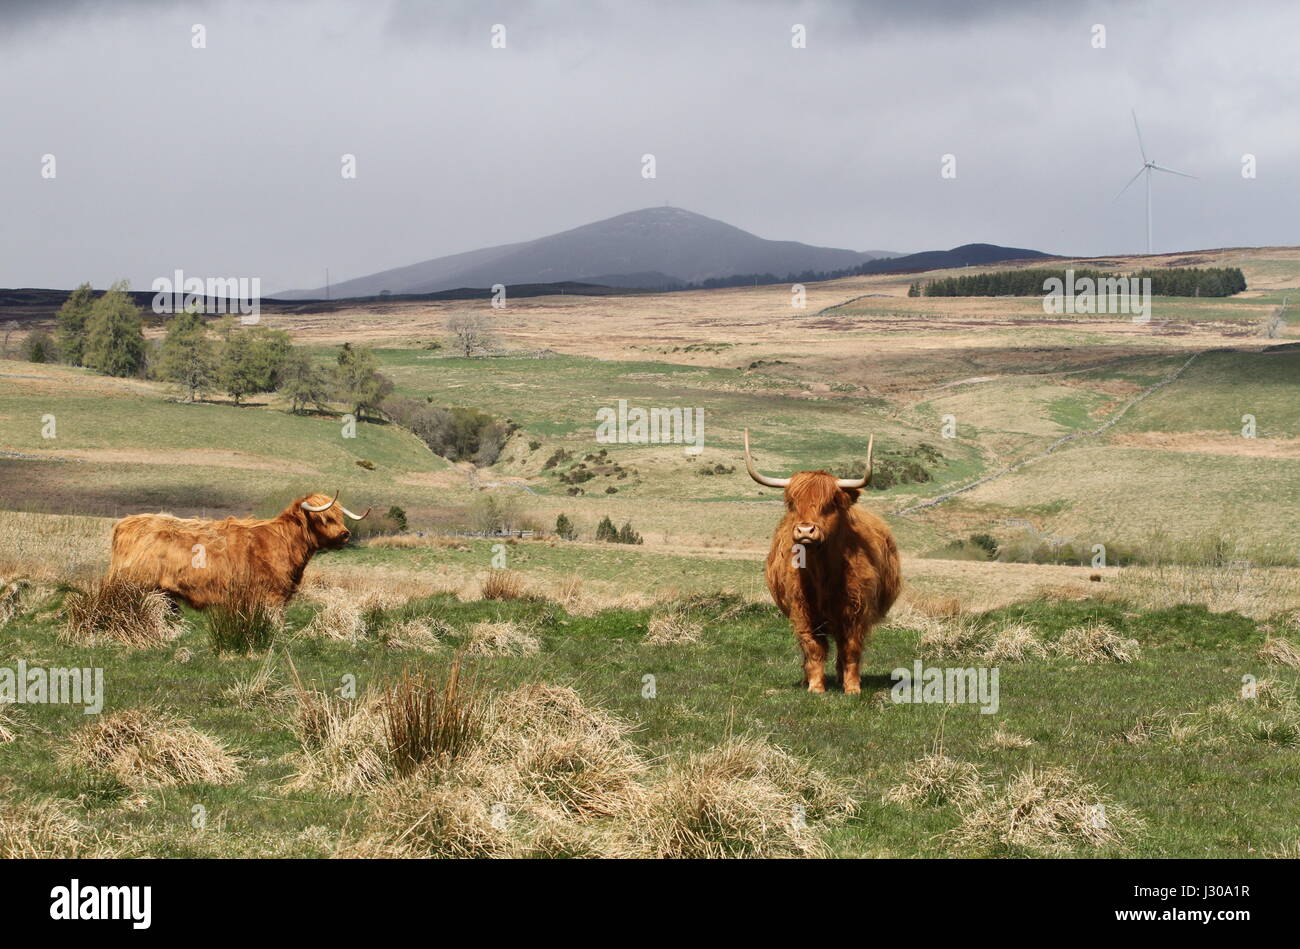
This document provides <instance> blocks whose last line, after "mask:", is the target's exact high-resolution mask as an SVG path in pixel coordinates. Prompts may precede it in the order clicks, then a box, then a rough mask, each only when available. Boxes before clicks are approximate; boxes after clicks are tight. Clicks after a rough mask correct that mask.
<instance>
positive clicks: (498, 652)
mask: <svg viewBox="0 0 1300 949" xmlns="http://www.w3.org/2000/svg"><path fill="white" fill-rule="evenodd" d="M541 649H542V642H541V640H540V639H538V638H537V637H536V636H535V635H533V633H532V631H531V630H530V629H528V628H527V627H526V626H521V625H520V624H518V623H515V622H513V621H511V620H500V621H498V622H489V621H486V620H485V621H483V622H481V623H475V624H474V625H473V626H471V627H470V628H469V634H468V638H467V639H466V641H465V651H466V652H467V653H468V654H469V655H471V656H535V655H537V654H538V653H539V652H541Z"/></svg>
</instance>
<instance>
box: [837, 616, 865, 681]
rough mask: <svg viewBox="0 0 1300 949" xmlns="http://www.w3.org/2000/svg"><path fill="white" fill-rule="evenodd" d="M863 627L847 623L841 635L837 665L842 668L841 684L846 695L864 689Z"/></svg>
mask: <svg viewBox="0 0 1300 949" xmlns="http://www.w3.org/2000/svg"><path fill="white" fill-rule="evenodd" d="M862 636H863V629H862V627H861V626H860V625H859V624H857V623H848V624H846V626H845V628H844V630H843V632H841V633H840V637H839V640H838V642H839V649H838V650H836V652H837V656H836V660H835V664H836V666H837V667H838V668H839V670H840V686H841V687H842V688H843V689H844V692H845V694H846V695H853V694H856V693H858V692H861V691H862V678H861V672H860V670H859V663H860V662H861V659H862Z"/></svg>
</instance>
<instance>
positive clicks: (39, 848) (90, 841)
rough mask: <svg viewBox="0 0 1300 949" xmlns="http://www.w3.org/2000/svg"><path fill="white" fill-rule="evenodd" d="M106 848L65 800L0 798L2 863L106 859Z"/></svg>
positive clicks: (109, 851) (107, 851) (111, 854)
mask: <svg viewBox="0 0 1300 949" xmlns="http://www.w3.org/2000/svg"><path fill="white" fill-rule="evenodd" d="M114 855H115V854H114V853H113V852H112V851H111V850H110V849H109V848H106V847H105V846H104V844H103V842H102V841H100V840H99V839H97V838H96V837H95V836H94V835H93V834H92V833H91V832H90V831H89V829H88V828H86V827H85V826H84V825H83V824H82V823H81V822H80V821H79V820H77V818H76V817H75V816H73V813H72V808H71V806H70V805H69V804H68V803H67V802H66V801H60V800H56V799H53V798H41V799H39V800H37V801H35V802H31V803H28V802H21V801H13V800H9V799H6V798H0V860H20V859H29V860H55V859H60V860H66V859H76V858H85V857H106V856H114Z"/></svg>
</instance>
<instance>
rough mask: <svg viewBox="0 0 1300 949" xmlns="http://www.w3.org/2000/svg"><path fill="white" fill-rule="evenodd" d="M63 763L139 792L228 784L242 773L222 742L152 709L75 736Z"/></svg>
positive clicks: (109, 719) (108, 719)
mask: <svg viewBox="0 0 1300 949" xmlns="http://www.w3.org/2000/svg"><path fill="white" fill-rule="evenodd" d="M63 758H64V760H65V762H66V763H68V764H71V765H74V766H81V767H84V768H86V769H87V770H89V771H91V772H93V773H95V774H97V775H99V776H101V777H105V778H108V779H111V780H113V781H116V782H117V783H119V784H122V785H124V786H126V787H130V788H137V789H139V788H155V787H171V786H173V785H177V784H197V783H200V782H202V783H207V784H228V783H230V782H232V781H234V780H235V779H237V778H239V777H240V776H241V775H242V773H243V772H242V770H241V769H240V767H239V765H238V763H236V761H235V759H234V757H233V756H232V755H231V754H230V752H229V751H227V750H226V748H225V746H224V745H223V744H222V743H221V742H219V741H217V740H216V739H214V738H212V737H210V736H208V735H205V734H203V733H202V732H200V731H198V730H196V729H195V728H193V727H192V726H190V725H189V724H188V723H186V722H184V721H182V720H181V719H179V718H177V717H176V716H174V715H172V714H170V713H168V712H165V711H161V710H156V709H150V710H136V709H127V710H125V711H121V712H115V713H113V714H112V715H107V716H104V717H103V718H102V719H101V720H100V721H98V722H95V723H94V724H91V725H88V726H86V727H84V728H82V729H80V730H79V731H77V732H75V733H73V736H72V739H71V744H70V745H69V747H68V748H67V749H66V750H65V752H64V754H63Z"/></svg>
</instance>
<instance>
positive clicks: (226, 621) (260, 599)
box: [203, 578, 284, 656]
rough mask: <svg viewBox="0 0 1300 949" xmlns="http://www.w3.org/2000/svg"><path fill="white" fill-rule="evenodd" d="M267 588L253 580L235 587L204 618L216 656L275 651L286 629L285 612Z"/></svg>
mask: <svg viewBox="0 0 1300 949" xmlns="http://www.w3.org/2000/svg"><path fill="white" fill-rule="evenodd" d="M268 594H269V591H268V590H267V588H266V587H265V585H263V584H261V583H259V582H257V581H256V580H254V579H252V578H248V579H246V580H244V582H240V583H235V584H232V585H231V588H230V589H229V591H227V594H226V596H225V598H224V599H223V600H222V601H221V602H220V603H215V604H213V605H212V606H210V607H209V608H208V609H207V610H206V611H204V614H203V623H204V626H205V627H206V628H207V632H208V641H209V642H210V643H212V650H213V652H215V653H217V655H221V654H222V653H235V654H238V655H245V656H246V655H249V654H251V653H254V652H263V651H265V650H267V649H270V648H271V644H272V643H273V642H275V639H276V637H277V636H278V635H279V634H280V632H281V630H283V628H284V611H283V610H282V609H281V608H280V607H279V606H277V605H276V604H275V603H274V602H272V600H271V599H270V597H269V595H268Z"/></svg>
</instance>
